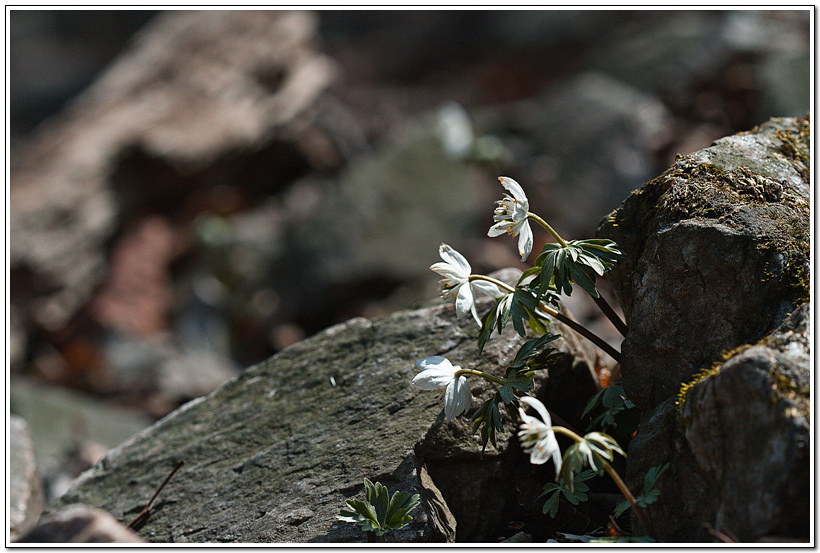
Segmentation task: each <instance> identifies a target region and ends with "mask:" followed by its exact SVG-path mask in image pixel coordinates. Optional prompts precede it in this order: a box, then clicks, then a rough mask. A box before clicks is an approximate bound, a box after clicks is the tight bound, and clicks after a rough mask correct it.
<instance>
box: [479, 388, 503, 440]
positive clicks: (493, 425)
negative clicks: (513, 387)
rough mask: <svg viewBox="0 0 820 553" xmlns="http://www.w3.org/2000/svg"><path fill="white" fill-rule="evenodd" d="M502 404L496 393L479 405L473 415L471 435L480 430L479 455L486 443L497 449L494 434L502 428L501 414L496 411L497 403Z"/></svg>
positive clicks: (499, 396) (499, 395)
mask: <svg viewBox="0 0 820 553" xmlns="http://www.w3.org/2000/svg"><path fill="white" fill-rule="evenodd" d="M499 401H501V402H503V399H502V398H501V394H500V393H499V392H496V393H495V394H493V397H491V398H490V399H488V400H487V401H485V402H484V403H482V404H481V407H479V408H478V410H477V411H476V412H475V413H473V417H472V421H473V434H475V433H476V431H477V430H480V434H479V436H480V440H481V445H482V449H481V453H482V454H483V453H484V450H485V449H487V443H488V442H489V443H492V444H493V447H494V448H496V449H498V444H497V442H496V432H498V431H500V430H502V429H503V428H504V426H503V423H502V422H501V413H500V412H499V411H498V402H499Z"/></svg>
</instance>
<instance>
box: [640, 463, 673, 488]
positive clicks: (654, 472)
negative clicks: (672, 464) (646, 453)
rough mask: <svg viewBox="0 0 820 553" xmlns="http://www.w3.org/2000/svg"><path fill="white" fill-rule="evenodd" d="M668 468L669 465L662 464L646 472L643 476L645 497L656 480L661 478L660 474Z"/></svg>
mask: <svg viewBox="0 0 820 553" xmlns="http://www.w3.org/2000/svg"><path fill="white" fill-rule="evenodd" d="M668 468H669V463H664V464H663V465H659V466H656V467H652V468H651V469H649V470H648V471H646V476H644V479H643V491H644V495H647V494H648V493H649V491H650V490H651V489H652V488H654V487H655V484H656V483H657V482H658V479H659V478H660V477H661V474H663V473H664V471H665V470H666V469H668Z"/></svg>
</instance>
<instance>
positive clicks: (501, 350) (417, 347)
mask: <svg viewBox="0 0 820 553" xmlns="http://www.w3.org/2000/svg"><path fill="white" fill-rule="evenodd" d="M485 308H486V304H485ZM476 332H477V329H476V327H475V323H474V321H472V320H471V319H468V318H464V319H462V320H460V321H456V320H455V319H454V309H453V306H452V305H435V306H432V307H426V308H421V309H417V310H413V311H402V312H398V313H395V314H393V315H390V316H387V317H385V318H383V319H378V320H374V321H370V320H366V319H362V318H358V319H353V320H350V321H348V322H346V323H343V324H341V325H337V326H334V327H331V328H329V329H327V330H325V331H323V332H321V333H319V334H317V335H315V336H313V337H311V338H308V339H306V340H304V341H302V342H299V343H297V344H294V345H293V346H291V347H289V348H287V349H286V350H283V351H282V352H280V353H279V354H277V355H276V356H274V357H273V358H271V359H270V360H269V361H266V362H264V363H261V364H259V365H256V366H254V367H251V368H249V369H247V370H246V371H244V372H243V373H242V374H241V375H239V376H237V377H236V378H234V379H232V380H229V381H228V382H226V383H225V384H223V385H222V386H221V387H220V388H218V389H217V390H215V391H214V392H212V393H211V394H210V395H208V396H206V397H203V398H199V399H196V400H194V401H192V402H189V403H188V404H186V405H184V406H183V407H181V408H180V409H178V410H176V411H174V412H173V413H171V414H170V415H168V416H167V417H166V418H164V419H163V420H161V421H159V422H158V423H156V424H155V425H153V426H152V427H150V428H148V429H146V430H145V431H142V432H140V433H139V434H137V435H135V436H133V437H132V438H131V439H130V440H128V441H127V442H126V443H124V444H122V445H121V446H119V447H117V448H115V449H113V450H112V451H110V452H109V454H108V455H107V456H106V457H105V458H104V459H103V460H102V461H101V462H100V463H98V464H97V465H96V466H95V467H93V468H92V469H91V470H89V471H87V472H85V473H84V474H83V475H81V476H80V477H79V478H78V479H77V480H76V481H75V482H74V485H73V486H72V488H71V490H69V491H68V492H67V493H66V494H65V495H64V496H63V497H62V498H60V500H58V501H57V502H56V503H54V504H52V505H51V506H50V509H52V510H53V509H58V508H60V506H61V505H65V504H69V503H75V502H83V503H87V504H92V505H96V506H98V507H100V508H103V509H105V510H107V511H109V512H110V513H112V514H113V515H114V516H116V517H118V518H119V519H121V520H125V519H126V518H128V517H133V516H134V515H135V514H136V513H137V512H138V510H139V509H140V508H141V506H142V504H143V503H144V502H145V501H146V500H147V498H148V497H150V496H151V494H152V493H153V492H154V490H155V489H156V487H157V486H158V485H159V483H160V482H161V481H162V480H163V479H164V478H165V477H166V475H167V474H168V472H169V471H170V469H171V468H172V467H173V465H174V464H175V463H176V462H177V461H179V460H184V461H185V465H184V467H183V468H182V469H180V470H179V471H178V472H177V473H176V475H175V476H174V477H173V479H172V480H171V481H170V483H169V484H168V486H167V487H166V488H165V490H164V491H163V492H162V494H161V495H160V496H159V498H158V500H157V503H156V506H155V509H154V512H153V513H152V514H151V515H150V517H148V519H147V520H146V522H145V524H144V526H143V527H141V528H140V533H141V535H142V536H144V537H145V539H147V540H149V541H152V542H205V541H209V542H212V541H223V542H318V543H327V542H361V541H366V536H364V535H363V533H362V532H361V531H360V530H359V529H358V528H357V527H355V526H354V525H351V524H347V523H343V522H340V521H336V520H335V519H334V516H335V515H336V513H338V511H339V509H341V508H342V507H343V506H344V501H345V500H346V499H348V498H352V497H360V496H361V495H362V489H363V486H362V480H363V478H364V477H367V478H369V479H370V480H372V481H380V482H382V483H383V484H385V485H386V486H387V487H388V489H389V490H390V491H391V493H393V492H395V491H400V490H403V491H408V492H413V493H419V494H420V495H421V496H422V504H421V506H420V507H419V508H418V509H417V510H416V511H414V512H413V514H412V516H413V518H414V520H413V521H412V522H411V524H410V525H409V526H407V527H405V528H404V529H402V530H401V531H398V532H395V533H391V534H388V535H387V539H388V541H391V542H392V541H402V542H419V541H454V540H459V541H472V540H473V539H474V538H478V539H479V540H480V539H483V538H484V537H485V536H490V537H489V538H488V539H489V540H490V541H495V539H496V537H497V536H498V535H501V534H499V533H496V528H498V527H501V528H506V523H507V522H508V521H509V519H508V518H506V517H508V516H510V515H511V514H512V510H509V511H505V507H506V508H508V509H514V508H517V509H518V510H522V507H521V506H520V505H519V501H521V498H520V495H521V494H520V492H518V491H517V490H515V489H514V488H513V489H511V488H510V486H509V485H508V482H507V481H506V479H505V480H500V479H499V476H500V475H501V474H505V476H506V473H505V471H513V473H515V474H520V473H522V471H526V472H527V473H529V474H530V478H531V479H532V478H533V475H536V476H537V478H536V479H535V480H534V484H533V485H534V487H533V489H539V490H540V487H538V482H539V481H540V483H541V485H543V482H544V480H543V479H544V478H545V477H548V476H549V471H546V473H545V472H543V471H542V472H537V471H534V470H533V468H532V465H530V464H529V462H528V459H527V458H526V456H524V455H523V454H522V453H521V451H520V449H519V448H518V445H517V439H515V438H514V437H512V436H513V435H512V434H511V433H509V430H511V428H510V427H509V424H508V426H507V430H508V432H507V433H506V434H504V435H503V436H501V440H500V441H499V451H498V452H496V451H494V450H493V449H492V447H491V446H490V448H489V449H488V450H487V451H486V453H485V455H484V458H483V460H482V455H481V449H482V448H481V446H480V444H479V443H478V441H477V437H475V436H473V435H472V433H471V432H470V423H469V422H468V421H467V420H465V419H463V418H460V419H456V420H454V421H449V422H444V420H443V414H442V405H441V401H440V399H439V397H437V395H436V394H431V393H427V392H420V391H418V390H416V389H415V388H413V387H412V386H411V384H410V380H411V379H412V377H413V375H414V374H416V370H415V367H414V365H413V361H414V360H416V359H420V358H423V357H427V356H429V355H435V354H440V355H446V356H447V357H448V358H449V359H450V360H451V361H452V362H453V363H454V364H461V365H462V366H465V367H469V368H476V369H481V370H488V371H496V372H497V371H499V370H501V369H500V368H499V367H503V366H504V362H505V361H507V360H509V359H510V357H511V355H513V354H514V353H515V350H516V346H517V345H518V344H520V343H521V339H520V338H519V337H518V336H517V335H516V334H515V333H514V332H511V331H508V332H505V333H504V334H502V335H501V336H500V337H494V338H492V339H491V340H490V342H488V344H487V346H486V348H485V351H484V354H483V355H482V357H478V356H477V344H476V341H475V337H476ZM564 343H565V344H569V343H570V342H564ZM561 347H562V348H564V351H566V352H567V353H569V354H570V355H569V356H570V357H572V356H578V357H582V356H585V353H583V352H578V351H574V350H573V349H572V348H571V346H568V345H563V346H561ZM568 366H569V367H573V366H575V367H579V370H581V369H583V370H585V371H587V372H586V375H587V376H586V377H587V378H588V379H590V380H591V379H592V377H591V376H590V369H589V367H591V363H590V362H589V361H585V362H582V360H580V359H579V360H577V361H576V362H569V363H568ZM581 376H583V373H581ZM577 377H578V375H573V376H571V377H570V378H577ZM546 382H547V384H542V386H546V385H548V384H549V382H550V380H549V379H547V380H546ZM471 384H472V386H473V392H474V394H475V395H476V396H478V397H482V394H484V395H486V394H487V393H489V390H488V389H487V387H486V386H483V385H482V384H481V382H474V383H471ZM592 387H593V389H594V382H593V384H592ZM474 406H475V407H477V403H475V402H474ZM507 440H509V443H507ZM464 467H469V470H470V471H471V474H472V475H473V477H472V478H468V479H466V480H468V481H469V487H467V486H461V489H455V488H454V484H456V483H457V482H461V481H464V480H465V479H464V478H462V476H463V475H464V473H463V468H464ZM465 490H466V503H465V504H463V505H461V504H460V505H459V506H458V508H457V509H456V508H455V502H456V501H460V500H461V499H462V497H463V496H465ZM536 495H537V493H536ZM532 499H533V500H534V498H532ZM531 510H532V509H531ZM537 512H538V514H539V515H540V516H542V517H543V516H544V515H541V514H540V505H538V506H537ZM462 527H463V528H464V530H465V531H462Z"/></svg>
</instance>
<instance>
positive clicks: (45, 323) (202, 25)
mask: <svg viewBox="0 0 820 553" xmlns="http://www.w3.org/2000/svg"><path fill="white" fill-rule="evenodd" d="M315 30H316V19H315V16H313V15H311V14H307V13H302V12H283V11H262V12H254V11H204V12H196V11H177V12H166V13H163V14H161V15H160V16H158V17H157V18H155V19H154V20H152V22H151V24H150V25H149V26H148V27H146V29H144V30H143V31H142V32H141V33H140V34H139V36H138V37H137V40H136V41H135V43H134V45H133V47H132V48H131V49H130V50H129V51H128V52H127V53H126V54H124V55H123V56H121V57H120V58H119V59H118V60H117V61H116V63H114V64H113V65H112V66H110V67H109V68H108V69H107V71H106V72H105V73H104V74H103V75H102V76H100V77H99V78H98V79H97V80H96V81H95V83H94V85H93V86H92V87H90V88H89V89H88V90H87V91H86V92H85V93H84V94H83V95H82V96H81V97H79V98H78V99H77V100H76V101H75V102H73V103H72V104H71V106H70V107H68V108H67V109H66V110H65V111H64V112H63V113H62V114H61V115H60V116H59V117H57V118H55V119H53V120H52V121H50V122H49V123H48V124H47V125H45V126H44V127H42V128H41V129H39V130H38V132H37V135H36V136H35V137H33V138H32V139H31V140H30V141H29V143H28V144H27V146H26V147H25V148H21V149H20V150H19V151H18V152H17V154H16V156H15V159H14V164H13V167H12V169H11V196H10V205H11V214H10V220H9V226H10V236H11V242H10V264H11V283H12V289H11V296H12V302H13V303H14V304H15V305H16V306H17V308H18V309H19V313H20V318H21V319H22V326H23V327H24V328H26V329H27V330H31V329H44V330H46V331H48V332H52V333H53V332H58V331H61V330H63V329H64V328H65V326H66V324H67V323H68V322H69V321H70V320H71V319H72V318H73V317H75V316H76V315H77V312H78V310H79V309H80V308H82V307H83V306H84V305H86V304H87V303H88V302H89V300H90V299H91V297H92V294H93V293H94V292H95V290H96V289H97V287H98V286H99V285H100V284H101V283H102V282H103V280H104V279H105V277H106V274H107V273H106V271H107V266H108V261H107V252H106V250H107V247H108V245H109V244H110V243H111V241H112V239H114V238H115V237H116V236H117V233H118V232H119V231H121V230H124V229H127V228H128V226H127V222H128V221H129V219H130V218H132V217H134V216H135V215H137V216H139V215H141V214H142V213H144V212H145V211H148V212H151V211H157V210H161V209H167V207H161V206H163V205H165V206H167V204H168V203H169V202H170V203H171V205H173V206H178V205H180V200H181V198H184V197H185V196H186V195H188V194H189V191H190V190H191V189H192V187H194V186H196V185H199V186H202V187H203V188H205V189H208V188H211V187H214V185H219V186H222V187H225V186H230V185H231V184H232V183H233V182H243V183H244V182H245V181H247V180H249V179H250V180H251V181H252V182H255V183H256V185H258V186H262V187H263V189H266V190H271V189H275V188H276V187H278V186H281V185H282V184H283V183H285V182H287V181H288V180H289V179H290V176H291V175H293V173H294V171H296V172H297V173H298V172H299V171H302V170H304V168H306V167H308V166H309V159H310V157H311V156H306V155H302V154H299V152H300V150H305V149H309V148H310V144H308V143H305V144H302V143H300V137H301V136H305V132H306V131H307V130H308V129H309V128H310V126H311V117H312V114H313V113H314V111H313V109H314V104H315V102H316V100H317V98H318V97H319V96H320V95H321V94H322V93H323V91H324V90H325V89H326V87H327V86H328V84H329V83H330V82H331V81H332V80H333V78H334V74H335V73H334V72H335V69H334V66H333V63H332V62H331V61H330V60H329V59H328V58H327V57H325V56H323V55H321V54H319V53H317V52H316V50H315V44H314V42H313V40H314V36H315ZM316 132H319V131H316ZM314 134H315V133H314ZM314 142H315V140H314ZM254 156H256V157H255V158H254ZM263 161H264V163H263ZM218 175H222V177H220V176H218ZM254 175H256V176H257V177H256V178H255V179H254V178H253V176H254ZM263 175H264V180H260V178H259V177H260V176H263ZM202 195H206V194H204V193H202ZM183 205H190V204H184V203H183ZM179 215H180V214H177V216H179ZM183 215H184V214H183ZM188 216H190V215H188ZM118 218H120V221H118ZM137 218H138V217H137ZM148 221H151V219H148ZM154 221H157V220H156V219H154ZM120 225H122V228H120ZM152 225H153V226H150V225H149V226H148V227H143V230H142V231H139V230H138V231H137V234H136V235H135V240H137V245H139V244H140V243H144V245H145V247H147V248H153V249H151V250H150V251H154V250H156V247H155V246H151V245H150V244H151V241H150V240H148V238H146V237H147V235H145V232H147V231H149V230H151V229H154V230H160V231H161V233H162V232H164V234H163V235H162V236H166V235H167V228H166V229H165V230H162V229H159V227H157V225H156V224H153V223H152ZM138 228H139V227H138ZM140 232H142V234H140ZM152 232H153V231H152ZM154 234H156V232H154ZM140 236H142V238H139V237H140ZM125 238H127V232H126V236H125ZM160 238H161V239H163V240H165V238H162V237H160ZM140 240H142V242H140ZM146 240H148V242H146ZM163 244H165V245H164V246H163V248H165V247H166V246H167V242H164V243H163ZM121 248H125V249H124V250H122V249H121V250H117V251H116V253H115V255H114V262H115V268H117V267H121V269H120V270H119V271H117V272H115V274H114V275H112V277H111V278H113V279H115V280H113V281H109V285H108V288H106V289H105V290H104V292H103V298H102V299H101V300H100V301H101V306H100V314H101V316H102V319H103V320H104V321H105V322H106V323H108V322H109V319H111V318H112V317H114V318H115V319H116V323H117V324H118V325H122V324H123V322H124V319H123V318H124V317H126V316H127V315H128V312H129V311H128V310H123V309H121V308H119V307H117V306H118V305H120V304H121V303H122V301H124V299H123V296H122V295H119V296H118V297H119V300H117V299H115V298H112V297H111V295H112V294H113V293H114V292H115V291H116V290H117V289H123V288H122V287H123V286H126V283H127V282H131V281H128V279H129V278H132V277H133V275H132V274H131V273H130V265H128V263H127V262H126V261H127V260H128V259H130V260H131V263H132V264H133V263H134V262H137V263H139V262H140V261H141V260H142V257H141V255H140V252H139V249H136V250H135V249H134V247H133V245H130V246H129V244H128V241H127V240H125V241H124V242H123V243H121ZM115 249H116V248H115ZM160 249H161V250H162V252H164V253H163V256H164V257H162V258H161V259H159V258H157V260H156V261H157V263H154V264H153V265H151V268H150V271H149V272H150V273H151V274H152V275H153V277H154V278H153V280H152V281H150V282H160V283H162V278H164V277H165V278H167V275H164V274H163V271H164V270H167V269H166V267H165V265H166V264H167V261H168V258H167V254H168V250H167V249H162V248H160ZM151 259H153V257H148V258H147V259H145V260H144V261H145V262H148V261H149V260H151ZM146 267H147V266H146ZM146 270H147V269H146ZM157 271H159V273H158V272H157ZM117 275H119V276H117ZM117 278H119V280H116V279H117ZM157 278H159V279H160V280H159V281H157V280H156V279H157ZM136 284H138V283H135V282H131V284H128V285H127V286H128V287H130V288H129V290H130V289H131V288H133V286H134V285H136ZM146 284H147V283H146ZM112 289H113V291H112ZM146 293H147V294H148V299H149V301H148V304H145V302H143V301H140V302H139V309H140V310H143V312H144V313H148V314H149V315H150V316H149V317H147V318H140V319H139V322H138V326H139V328H136V329H132V330H136V331H137V332H146V331H150V330H155V329H156V327H157V326H162V324H163V321H162V315H163V311H164V308H165V307H166V306H167V304H166V303H165V301H166V300H164V299H162V298H163V294H164V293H165V291H164V289H163V288H159V289H154V288H150V287H149V288H148V289H147V290H146ZM142 299H146V298H142ZM132 300H133V301H137V299H135V298H132ZM156 300H160V302H159V303H156ZM118 302H119V303H118ZM115 307H117V308H116V309H115ZM120 307H122V306H121V305H120ZM145 310H147V311H145ZM117 313H119V315H117ZM134 320H135V319H132V322H130V323H128V324H129V325H130V326H133V321H134ZM145 325H148V326H145Z"/></svg>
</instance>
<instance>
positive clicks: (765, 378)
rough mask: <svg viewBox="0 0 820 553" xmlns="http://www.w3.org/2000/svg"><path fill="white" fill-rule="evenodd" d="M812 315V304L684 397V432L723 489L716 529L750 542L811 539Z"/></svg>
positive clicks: (708, 475) (702, 466) (708, 474)
mask: <svg viewBox="0 0 820 553" xmlns="http://www.w3.org/2000/svg"><path fill="white" fill-rule="evenodd" d="M810 320H811V313H810V311H809V305H808V304H805V305H803V306H802V307H800V308H799V309H798V310H796V311H795V312H794V313H793V314H792V315H791V316H790V317H789V318H788V319H787V320H786V321H785V322H784V323H783V325H782V326H781V327H780V328H779V329H778V330H777V331H776V332H774V333H772V334H770V335H769V336H767V337H766V338H764V339H763V340H761V342H760V343H758V344H756V345H754V346H752V347H748V348H739V350H738V351H737V352H736V353H734V355H731V356H730V357H729V358H728V360H727V361H726V362H725V363H723V364H722V365H721V366H720V367H719V368H717V367H716V368H715V369H714V370H712V371H709V372H707V373H706V374H707V376H706V377H704V378H703V379H702V380H699V381H698V382H697V383H696V384H694V385H693V386H692V387H691V389H689V390H688V391H687V393H686V395H685V398H683V399H684V401H683V402H682V403H683V405H682V406H681V408H680V409H679V410H680V413H681V417H680V418H681V419H682V421H683V429H684V430H683V433H684V435H685V436H686V441H687V442H688V443H689V447H690V449H691V450H692V453H693V455H694V457H695V459H696V460H697V463H698V467H699V468H700V471H701V473H702V474H703V475H704V476H705V477H706V478H707V479H708V481H709V482H710V483H712V485H713V486H714V488H716V489H717V492H718V494H717V496H718V497H719V498H720V500H719V501H718V508H717V513H716V518H715V523H714V526H715V527H716V528H727V529H729V530H731V532H732V533H733V534H734V535H735V536H737V537H738V538H739V539H741V540H743V541H751V540H754V539H756V538H759V537H761V536H767V535H774V536H793V537H798V538H804V539H808V538H809V524H810V494H809V486H808V483H809V474H810V471H811V465H810V462H809V461H810V460H809V456H810V453H809V451H810V449H809V439H810V438H809V429H810V425H811V401H810V391H811V379H812V376H811V359H810V356H811V339H812V336H811V333H810V331H809V325H810Z"/></svg>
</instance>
